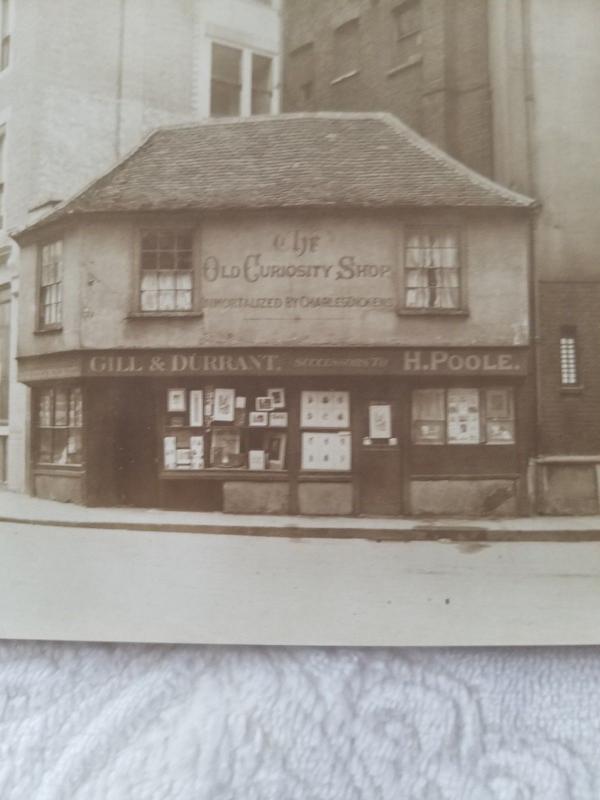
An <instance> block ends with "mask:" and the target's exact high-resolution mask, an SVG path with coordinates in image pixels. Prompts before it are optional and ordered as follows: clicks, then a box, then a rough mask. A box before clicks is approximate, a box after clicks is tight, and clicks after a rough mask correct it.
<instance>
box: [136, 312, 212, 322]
mask: <svg viewBox="0 0 600 800" xmlns="http://www.w3.org/2000/svg"><path fill="white" fill-rule="evenodd" d="M203 316H204V311H131V312H130V313H129V314H127V316H126V317H125V319H126V320H140V319H200V318H202V317H203Z"/></svg>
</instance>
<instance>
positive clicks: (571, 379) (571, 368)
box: [560, 326, 579, 386]
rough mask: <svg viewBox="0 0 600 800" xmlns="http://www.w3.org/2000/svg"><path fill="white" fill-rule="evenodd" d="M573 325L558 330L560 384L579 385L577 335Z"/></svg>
mask: <svg viewBox="0 0 600 800" xmlns="http://www.w3.org/2000/svg"><path fill="white" fill-rule="evenodd" d="M576 333H577V332H576V330H575V328H574V327H571V326H568V327H564V328H561V330H560V382H561V385H562V386H578V385H579V363H578V361H579V359H578V354H577V335H576Z"/></svg>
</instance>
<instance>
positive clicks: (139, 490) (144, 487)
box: [115, 380, 158, 507]
mask: <svg viewBox="0 0 600 800" xmlns="http://www.w3.org/2000/svg"><path fill="white" fill-rule="evenodd" d="M156 425H157V420H156V402H155V397H154V391H153V386H152V384H151V383H147V382H146V381H138V380H132V381H131V382H125V381H123V382H122V385H121V386H120V391H119V397H118V408H117V415H116V436H115V466H116V475H117V492H118V500H119V503H120V504H122V505H129V506H138V507H152V506H156V503H157V497H158V481H157V441H156Z"/></svg>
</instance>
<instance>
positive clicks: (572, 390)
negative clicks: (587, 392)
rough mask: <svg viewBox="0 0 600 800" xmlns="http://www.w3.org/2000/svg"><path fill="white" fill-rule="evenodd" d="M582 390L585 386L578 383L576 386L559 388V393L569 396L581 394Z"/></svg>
mask: <svg viewBox="0 0 600 800" xmlns="http://www.w3.org/2000/svg"><path fill="white" fill-rule="evenodd" d="M584 389H585V386H584V385H583V384H582V383H578V384H576V385H574V386H561V387H560V393H561V394H566V395H569V394H583V390H584Z"/></svg>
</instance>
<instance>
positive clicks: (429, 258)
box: [405, 230, 460, 308]
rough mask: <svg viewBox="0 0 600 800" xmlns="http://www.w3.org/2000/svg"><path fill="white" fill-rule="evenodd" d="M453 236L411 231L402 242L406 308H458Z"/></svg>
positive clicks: (447, 233)
mask: <svg viewBox="0 0 600 800" xmlns="http://www.w3.org/2000/svg"><path fill="white" fill-rule="evenodd" d="M458 269H459V267H458V243H457V235H456V232H455V231H452V230H436V231H412V232H411V233H409V235H408V237H407V241H406V258H405V277H406V305H407V307H408V308H459V306H460V285H459V274H458Z"/></svg>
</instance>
